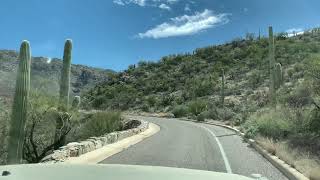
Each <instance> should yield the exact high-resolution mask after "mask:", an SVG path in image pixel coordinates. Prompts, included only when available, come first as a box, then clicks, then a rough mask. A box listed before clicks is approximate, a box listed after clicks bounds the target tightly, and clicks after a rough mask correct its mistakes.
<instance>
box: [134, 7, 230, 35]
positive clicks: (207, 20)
mask: <svg viewBox="0 0 320 180" xmlns="http://www.w3.org/2000/svg"><path fill="white" fill-rule="evenodd" d="M227 16H228V14H218V15H214V14H213V12H212V11H210V10H208V9H205V10H204V11H203V12H202V13H200V12H196V13H195V14H194V15H191V16H189V15H183V16H179V17H175V18H171V19H170V22H164V23H162V24H160V25H157V26H156V27H154V28H152V29H150V30H148V31H146V32H144V33H139V34H138V37H140V38H154V39H158V38H167V37H173V36H185V35H192V34H196V33H199V32H201V31H203V30H206V29H209V28H213V27H215V26H217V25H221V24H225V23H228V22H229V19H228V17H227Z"/></svg>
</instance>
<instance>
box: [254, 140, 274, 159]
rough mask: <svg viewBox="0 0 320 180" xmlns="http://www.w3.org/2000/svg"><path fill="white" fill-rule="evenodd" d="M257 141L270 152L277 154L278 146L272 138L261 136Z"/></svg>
mask: <svg viewBox="0 0 320 180" xmlns="http://www.w3.org/2000/svg"><path fill="white" fill-rule="evenodd" d="M256 142H257V143H258V144H259V145H260V146H261V147H263V148H264V149H265V150H267V151H268V152H269V153H270V154H272V155H276V146H275V143H274V142H273V140H272V139H270V138H264V137H261V136H259V137H257V138H256Z"/></svg>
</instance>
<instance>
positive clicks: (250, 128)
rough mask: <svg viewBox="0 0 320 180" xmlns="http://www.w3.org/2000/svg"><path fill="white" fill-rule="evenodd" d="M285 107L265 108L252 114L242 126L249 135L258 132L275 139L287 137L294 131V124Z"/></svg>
mask: <svg viewBox="0 0 320 180" xmlns="http://www.w3.org/2000/svg"><path fill="white" fill-rule="evenodd" d="M288 113H289V112H288V111H287V110H286V109H285V108H278V109H264V111H262V112H258V113H255V114H253V115H252V116H250V118H249V120H248V121H246V122H245V123H244V125H243V126H242V127H243V129H244V130H245V133H246V136H247V137H254V136H256V135H258V134H260V135H262V136H266V137H269V138H274V139H281V138H285V137H287V136H288V135H289V134H290V133H291V132H293V127H294V126H293V124H292V121H291V120H290V117H289V116H288Z"/></svg>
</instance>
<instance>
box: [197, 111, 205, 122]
mask: <svg viewBox="0 0 320 180" xmlns="http://www.w3.org/2000/svg"><path fill="white" fill-rule="evenodd" d="M205 118H206V116H205V111H203V112H201V113H200V114H198V116H197V121H199V122H202V121H204V120H205Z"/></svg>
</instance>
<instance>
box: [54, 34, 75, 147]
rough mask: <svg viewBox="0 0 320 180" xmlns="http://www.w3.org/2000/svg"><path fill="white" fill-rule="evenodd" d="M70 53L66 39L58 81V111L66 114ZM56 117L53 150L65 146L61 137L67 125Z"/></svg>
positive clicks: (70, 47) (70, 44) (62, 119)
mask: <svg viewBox="0 0 320 180" xmlns="http://www.w3.org/2000/svg"><path fill="white" fill-rule="evenodd" d="M71 52H72V41H71V40H70V39H67V40H66V42H65V45H64V53H63V66H62V70H61V80H60V107H59V110H60V111H62V112H67V111H68V108H69V90H70V70H71V58H72V56H71ZM62 117H63V116H58V118H57V120H56V132H55V142H58V141H59V142H58V143H56V144H55V147H54V149H58V148H59V147H60V146H62V145H64V144H65V141H66V139H65V137H61V136H62V134H63V132H62V131H63V129H64V128H65V126H67V125H68V123H67V122H65V121H66V118H62Z"/></svg>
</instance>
